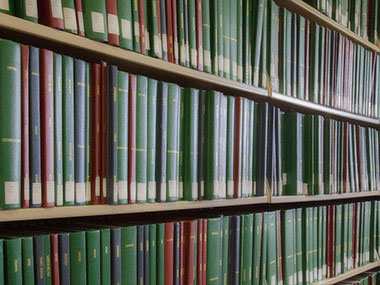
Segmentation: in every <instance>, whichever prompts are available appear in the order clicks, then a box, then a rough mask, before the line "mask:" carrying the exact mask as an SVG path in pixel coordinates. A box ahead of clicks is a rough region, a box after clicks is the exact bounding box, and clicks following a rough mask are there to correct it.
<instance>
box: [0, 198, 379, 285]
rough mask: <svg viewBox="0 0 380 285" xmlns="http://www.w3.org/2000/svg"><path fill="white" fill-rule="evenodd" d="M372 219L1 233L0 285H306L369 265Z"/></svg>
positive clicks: (306, 217)
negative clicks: (2, 284) (3, 282)
mask: <svg viewBox="0 0 380 285" xmlns="http://www.w3.org/2000/svg"><path fill="white" fill-rule="evenodd" d="M379 218H380V211H379V202H378V201H373V202H370V201H368V202H358V203H353V204H339V205H330V206H320V207H309V208H297V209H288V210H281V211H280V210H278V211H271V212H258V213H244V214H241V215H232V216H214V217H207V218H194V219H189V218H183V217H181V216H178V215H177V216H176V217H174V218H173V217H170V216H168V217H166V218H164V220H162V218H161V220H160V221H152V219H150V223H144V222H143V221H141V220H139V219H137V220H135V219H133V222H131V221H126V220H125V218H117V217H113V218H112V219H108V220H106V221H98V222H96V223H93V224H88V223H83V222H82V223H81V224H79V223H71V224H70V225H67V224H64V223H63V222H58V223H57V222H55V223H54V224H51V225H49V224H26V225H24V226H23V227H22V229H20V227H17V226H13V227H12V226H7V227H5V228H2V229H1V230H0V237H1V240H0V249H1V250H0V260H1V261H2V262H1V263H0V264H1V265H0V277H1V278H4V279H5V281H6V282H5V284H22V283H24V284H32V283H31V281H32V280H34V281H35V283H36V284H41V282H44V281H45V283H44V284H51V283H53V284H60V283H61V284H86V282H87V283H89V284H111V283H112V284H280V283H282V282H283V284H311V283H313V282H317V281H320V280H323V279H326V278H329V277H334V276H338V275H340V274H342V273H344V272H347V271H350V270H352V269H354V268H358V267H361V266H363V265H365V264H367V263H369V262H371V261H374V259H375V251H376V250H378V248H379V246H380V243H379V235H380V219H379ZM173 219H174V220H173ZM110 282H111V283H110Z"/></svg>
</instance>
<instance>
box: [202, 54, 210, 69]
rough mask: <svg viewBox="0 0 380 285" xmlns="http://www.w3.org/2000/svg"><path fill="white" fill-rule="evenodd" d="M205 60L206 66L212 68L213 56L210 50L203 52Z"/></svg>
mask: <svg viewBox="0 0 380 285" xmlns="http://www.w3.org/2000/svg"><path fill="white" fill-rule="evenodd" d="M203 60H204V62H205V66H207V67H208V68H211V54H210V51H209V50H203Z"/></svg>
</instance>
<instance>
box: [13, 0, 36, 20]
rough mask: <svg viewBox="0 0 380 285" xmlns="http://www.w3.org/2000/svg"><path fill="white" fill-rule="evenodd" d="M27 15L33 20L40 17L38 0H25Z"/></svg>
mask: <svg viewBox="0 0 380 285" xmlns="http://www.w3.org/2000/svg"><path fill="white" fill-rule="evenodd" d="M6 2H8V0H7V1H6ZM25 14H26V15H27V16H28V17H32V18H37V17H38V10H37V0H25Z"/></svg>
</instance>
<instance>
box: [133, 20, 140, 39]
mask: <svg viewBox="0 0 380 285" xmlns="http://www.w3.org/2000/svg"><path fill="white" fill-rule="evenodd" d="M134 28H135V37H136V38H140V25H139V22H134Z"/></svg>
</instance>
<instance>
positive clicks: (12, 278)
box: [3, 238, 23, 284]
mask: <svg viewBox="0 0 380 285" xmlns="http://www.w3.org/2000/svg"><path fill="white" fill-rule="evenodd" d="M3 244H4V273H5V274H4V281H5V283H4V284H23V282H22V277H23V276H22V243H21V238H6V239H4V241H3Z"/></svg>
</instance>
